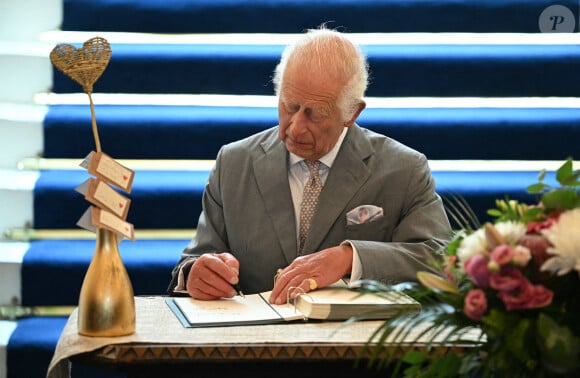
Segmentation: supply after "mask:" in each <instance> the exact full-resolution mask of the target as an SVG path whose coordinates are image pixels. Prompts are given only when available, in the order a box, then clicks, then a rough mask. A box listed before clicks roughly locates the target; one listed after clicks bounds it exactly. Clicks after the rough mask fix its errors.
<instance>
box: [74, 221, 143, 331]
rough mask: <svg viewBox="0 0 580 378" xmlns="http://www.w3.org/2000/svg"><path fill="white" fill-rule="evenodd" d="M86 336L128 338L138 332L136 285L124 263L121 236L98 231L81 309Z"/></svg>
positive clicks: (79, 311) (84, 286)
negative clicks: (134, 292) (120, 247)
mask: <svg viewBox="0 0 580 378" xmlns="http://www.w3.org/2000/svg"><path fill="white" fill-rule="evenodd" d="M78 332H79V334H81V335H84V336H100V337H112V336H124V335H130V334H132V333H134V332H135V298H134V296H133V286H132V285H131V280H130V279H129V275H128V274H127V270H126V269H125V266H124V265H123V261H122V260H121V255H120V254H119V248H118V243H117V235H116V234H115V233H114V232H112V231H109V230H106V229H103V228H99V229H97V245H96V248H95V254H94V255H93V259H92V260H91V264H90V265H89V268H88V270H87V273H86V275H85V278H84V281H83V285H82V288H81V294H80V298H79V307H78Z"/></svg>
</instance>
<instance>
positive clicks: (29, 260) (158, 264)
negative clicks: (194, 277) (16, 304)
mask: <svg viewBox="0 0 580 378" xmlns="http://www.w3.org/2000/svg"><path fill="white" fill-rule="evenodd" d="M192 237H193V235H192ZM189 241H190V240H185V239H184V240H173V239H172V240H159V239H152V240H145V239H144V240H136V241H134V242H131V241H128V240H124V241H122V242H121V243H120V244H119V251H120V254H121V258H122V259H123V263H124V264H125V268H126V269H127V272H128V274H129V277H130V279H131V283H132V285H133V291H134V292H135V295H164V294H166V290H167V286H168V285H169V281H170V280H171V270H172V269H173V267H174V266H175V264H176V263H177V261H178V260H179V257H180V255H181V252H182V251H183V249H184V248H185V247H186V246H187V244H188V243H189ZM94 251H95V240H90V239H89V240H38V241H33V242H31V243H30V248H29V249H28V251H27V252H26V254H25V255H24V259H23V261H22V268H21V274H22V304H23V305H24V306H33V305H34V306H45V305H46V306H49V305H67V306H71V305H76V304H78V300H79V294H80V290H81V286H82V283H83V279H84V277H85V274H86V271H87V269H88V266H89V264H90V261H91V259H92V257H93V254H94ZM40 277H44V278H42V279H39V278H40Z"/></svg>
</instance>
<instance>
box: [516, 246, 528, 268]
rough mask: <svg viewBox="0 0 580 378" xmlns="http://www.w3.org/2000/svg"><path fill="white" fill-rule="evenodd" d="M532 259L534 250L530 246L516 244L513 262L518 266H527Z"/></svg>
mask: <svg viewBox="0 0 580 378" xmlns="http://www.w3.org/2000/svg"><path fill="white" fill-rule="evenodd" d="M531 259H532V252H531V251H530V249H529V248H528V247H524V246H523V245H516V247H515V248H514V257H513V262H514V264H516V265H518V266H526V265H528V262H529V261H530V260H531Z"/></svg>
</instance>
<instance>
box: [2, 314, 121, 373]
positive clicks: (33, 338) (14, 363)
mask: <svg viewBox="0 0 580 378" xmlns="http://www.w3.org/2000/svg"><path fill="white" fill-rule="evenodd" d="M66 321H67V319H66V318H64V317H48V318H46V317H31V318H27V319H21V320H19V321H18V324H17V326H16V329H15V330H14V332H13V333H12V336H11V337H10V341H9V343H8V347H7V353H6V360H7V366H8V369H7V370H8V372H7V375H6V377H7V378H24V377H45V376H46V373H47V372H48V365H49V364H50V361H51V360H52V356H53V354H54V350H55V349H56V344H57V343H58V339H59V337H60V333H61V332H62V330H63V329H64V326H65V324H66ZM71 377H79V378H80V377H82V378H101V377H103V378H104V377H108V378H114V377H118V378H121V377H124V375H122V374H120V373H116V372H110V371H103V370H97V369H93V368H90V367H86V366H81V365H78V364H72V366H71Z"/></svg>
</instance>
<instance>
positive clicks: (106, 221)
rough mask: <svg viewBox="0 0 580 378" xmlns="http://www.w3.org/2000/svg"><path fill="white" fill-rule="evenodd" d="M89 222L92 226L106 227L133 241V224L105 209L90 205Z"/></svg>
mask: <svg viewBox="0 0 580 378" xmlns="http://www.w3.org/2000/svg"><path fill="white" fill-rule="evenodd" d="M91 223H92V224H93V226H96V227H102V228H106V229H107V230H111V231H113V232H116V233H118V234H120V235H122V236H123V237H124V238H126V239H129V240H131V241H135V230H134V228H133V225H132V224H131V223H129V222H125V221H124V220H122V219H121V218H119V217H117V216H116V215H115V214H113V213H110V212H108V211H106V210H102V209H99V208H98V207H94V206H91Z"/></svg>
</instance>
